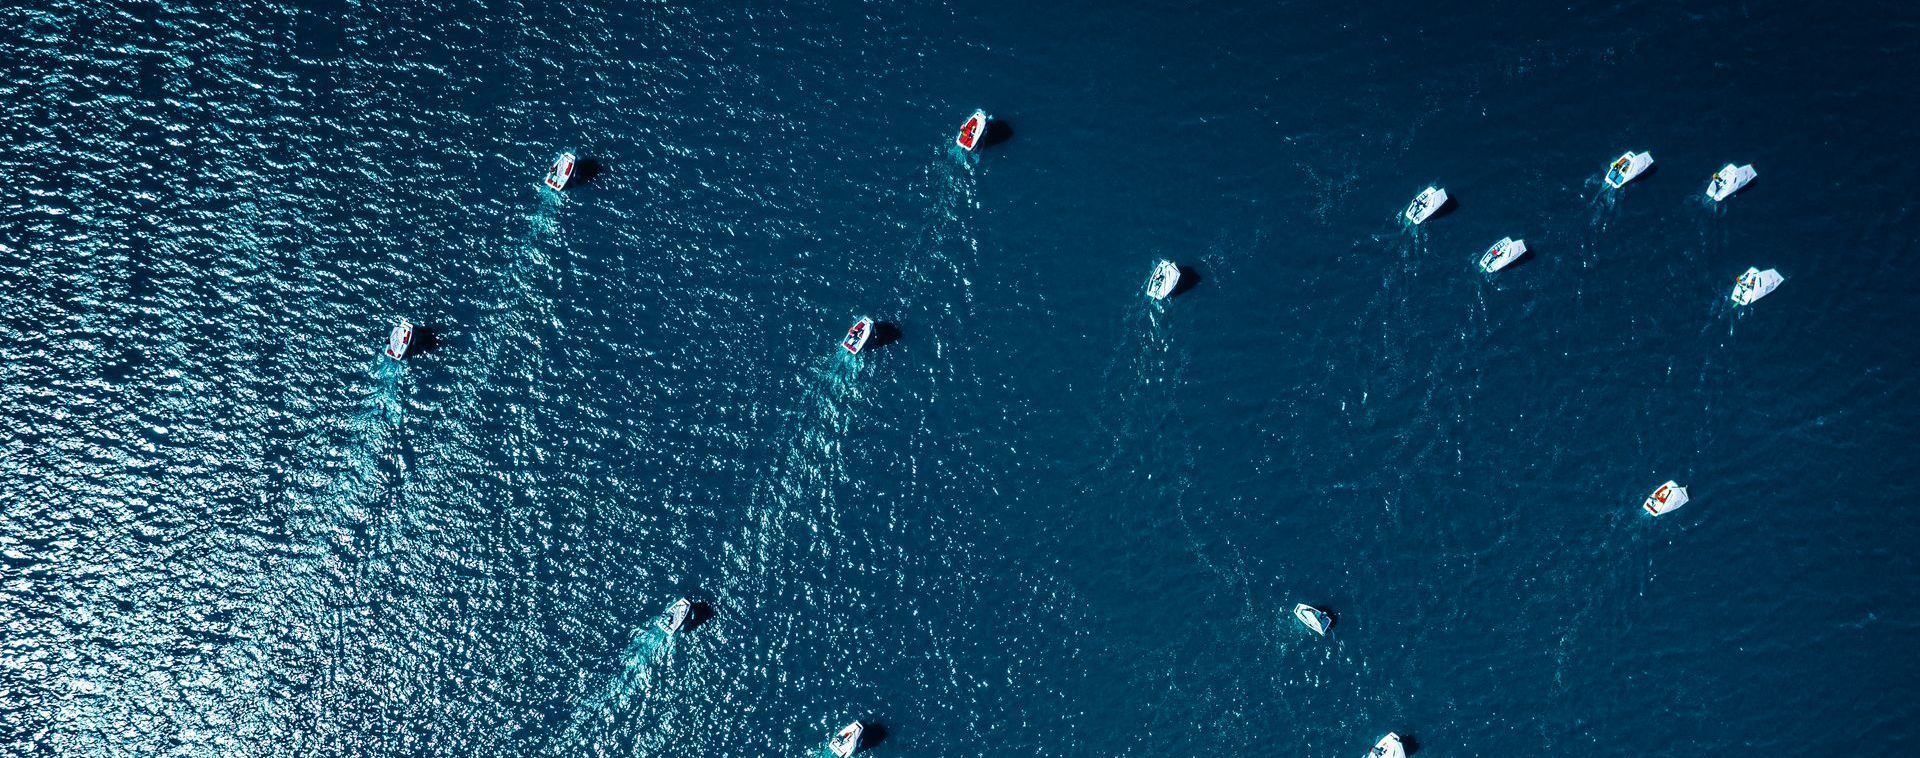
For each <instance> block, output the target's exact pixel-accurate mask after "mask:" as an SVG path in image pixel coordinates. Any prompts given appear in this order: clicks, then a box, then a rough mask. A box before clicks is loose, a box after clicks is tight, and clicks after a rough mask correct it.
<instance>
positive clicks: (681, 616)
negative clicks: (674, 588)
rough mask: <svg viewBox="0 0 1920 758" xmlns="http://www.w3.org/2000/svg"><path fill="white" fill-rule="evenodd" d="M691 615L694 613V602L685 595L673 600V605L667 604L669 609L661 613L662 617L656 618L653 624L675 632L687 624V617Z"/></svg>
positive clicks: (660, 628)
mask: <svg viewBox="0 0 1920 758" xmlns="http://www.w3.org/2000/svg"><path fill="white" fill-rule="evenodd" d="M691 615H693V603H692V602H691V601H689V600H687V599H686V598H684V597H683V598H680V599H679V600H675V601H673V605H669V606H667V610H666V611H665V612H663V613H661V614H660V618H657V619H654V621H653V625H654V626H655V627H657V628H658V629H659V630H660V631H663V632H666V633H667V634H674V633H676V632H679V631H680V629H681V628H682V627H685V626H686V625H687V617H688V616H691Z"/></svg>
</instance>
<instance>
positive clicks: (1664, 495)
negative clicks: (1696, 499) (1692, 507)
mask: <svg viewBox="0 0 1920 758" xmlns="http://www.w3.org/2000/svg"><path fill="white" fill-rule="evenodd" d="M1689 499H1690V498H1689V496H1688V495H1687V488H1685V487H1682V486H1680V483H1679V482H1675V481H1671V480H1669V481H1668V482H1667V483H1666V484H1662V485H1660V487H1659V488H1658V489H1655V490H1654V491H1653V494H1651V495H1648V496H1647V499H1646V501H1645V502H1643V503H1641V504H1640V507H1641V508H1643V509H1645V510H1646V512H1647V513H1648V514H1651V515H1654V516H1659V515H1661V514H1665V513H1672V512H1674V511H1676V510H1679V509H1680V506H1683V505H1686V504H1687V500H1689Z"/></svg>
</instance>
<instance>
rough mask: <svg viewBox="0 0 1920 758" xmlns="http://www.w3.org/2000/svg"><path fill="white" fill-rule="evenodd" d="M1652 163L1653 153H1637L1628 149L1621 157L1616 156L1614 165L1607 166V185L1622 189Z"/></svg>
mask: <svg viewBox="0 0 1920 758" xmlns="http://www.w3.org/2000/svg"><path fill="white" fill-rule="evenodd" d="M1651 165H1653V153H1645V152H1642V153H1636V152H1634V151H1632V150H1628V151H1627V152H1625V153H1622V154H1621V155H1620V157H1619V158H1615V159H1614V161H1613V165H1611V166H1608V167H1607V186H1609V187H1612V188H1614V189H1620V188H1621V187H1624V186H1626V184H1627V182H1630V181H1633V178H1634V177H1636V176H1639V175H1640V173H1641V172H1643V171H1646V170H1647V167H1648V166H1651Z"/></svg>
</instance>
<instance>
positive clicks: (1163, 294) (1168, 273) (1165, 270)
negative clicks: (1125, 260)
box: [1147, 259, 1180, 300]
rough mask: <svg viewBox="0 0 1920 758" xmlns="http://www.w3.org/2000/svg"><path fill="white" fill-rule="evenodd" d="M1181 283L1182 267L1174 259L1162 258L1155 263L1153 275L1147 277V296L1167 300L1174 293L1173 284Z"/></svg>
mask: <svg viewBox="0 0 1920 758" xmlns="http://www.w3.org/2000/svg"><path fill="white" fill-rule="evenodd" d="M1179 283H1180V267H1179V266H1178V265H1176V264H1174V262H1173V261H1169V260H1164V259H1163V260H1161V261H1160V262H1159V263H1155V264H1153V276H1152V278H1149V279H1147V297H1150V298H1153V299H1155V300H1165V299H1167V296H1168V295H1171V294H1173V286H1174V285H1176V284H1179Z"/></svg>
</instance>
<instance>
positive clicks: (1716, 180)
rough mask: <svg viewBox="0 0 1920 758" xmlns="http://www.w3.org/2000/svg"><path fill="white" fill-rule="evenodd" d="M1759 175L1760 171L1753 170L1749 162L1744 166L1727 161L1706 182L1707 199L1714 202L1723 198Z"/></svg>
mask: <svg viewBox="0 0 1920 758" xmlns="http://www.w3.org/2000/svg"><path fill="white" fill-rule="evenodd" d="M1759 175H1760V172H1758V171H1754V170H1753V164H1751V163H1749V164H1747V165H1745V166H1735V165H1733V164H1731V163H1729V164H1727V165H1725V166H1723V167H1721V168H1720V170H1719V171H1718V172H1717V173H1715V174H1714V175H1713V181H1710V182H1707V199H1709V200H1712V201H1714V202H1716V203H1717V202H1720V201H1722V200H1725V199H1727V196H1728V195H1732V194H1733V193H1735V192H1739V191H1740V188H1741V187H1745V186H1747V182H1751V181H1753V178H1754V177H1756V176H1759Z"/></svg>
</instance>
